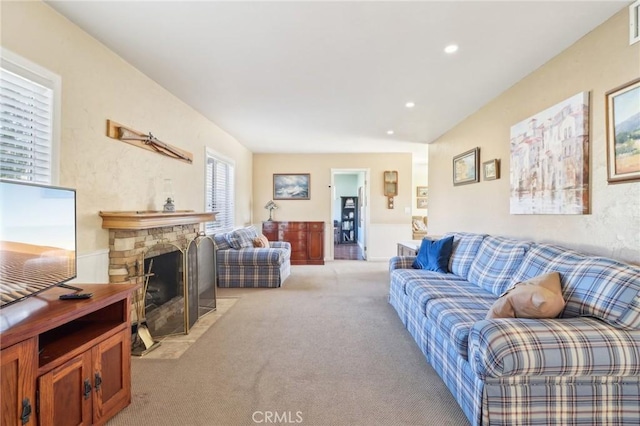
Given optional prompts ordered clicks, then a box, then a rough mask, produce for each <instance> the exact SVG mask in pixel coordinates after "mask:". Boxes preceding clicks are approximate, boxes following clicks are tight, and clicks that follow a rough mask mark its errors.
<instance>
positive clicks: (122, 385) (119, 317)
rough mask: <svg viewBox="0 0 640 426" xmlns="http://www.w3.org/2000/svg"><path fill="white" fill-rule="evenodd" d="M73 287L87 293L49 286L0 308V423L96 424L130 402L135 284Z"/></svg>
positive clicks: (105, 420)
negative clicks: (75, 294)
mask: <svg viewBox="0 0 640 426" xmlns="http://www.w3.org/2000/svg"><path fill="white" fill-rule="evenodd" d="M77 285H78V286H79V287H81V288H82V289H83V293H93V297H92V298H90V299H78V300H59V299H58V296H60V295H61V294H65V293H70V292H71V291H70V290H67V289H63V288H51V289H48V290H45V291H43V292H42V293H40V294H38V295H35V296H32V297H29V298H28V299H25V300H22V301H20V302H16V303H14V304H11V305H9V306H6V307H3V308H2V309H1V310H0V336H1V338H0V349H1V351H0V365H1V368H2V370H1V371H0V377H2V386H1V389H0V390H1V392H0V407H1V408H2V409H1V410H0V411H1V415H0V424H1V425H2V426H4V425H11V426H16V425H32V426H35V425H41V426H44V425H56V426H59V425H72V424H73V425H79V424H82V425H88V424H104V423H106V422H107V420H109V419H110V418H111V417H113V416H114V415H115V414H116V413H118V412H119V411H120V410H122V409H123V408H124V407H126V406H127V405H129V404H130V403H131V314H130V306H131V293H132V292H133V291H134V290H135V289H136V288H138V287H139V284H77ZM36 391H37V392H36ZM36 395H38V397H36ZM36 398H38V399H36Z"/></svg>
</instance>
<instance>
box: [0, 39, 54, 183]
mask: <svg viewBox="0 0 640 426" xmlns="http://www.w3.org/2000/svg"><path fill="white" fill-rule="evenodd" d="M0 54H1V55H2V62H1V66H0V177H2V178H5V179H15V180H25V181H31V182H38V183H46V184H57V183H58V144H59V140H60V138H59V132H60V130H59V126H58V119H59V116H60V115H59V111H60V77H59V76H57V75H55V74H53V73H51V72H50V71H48V70H46V69H44V68H42V67H40V66H38V65H36V64H34V63H31V62H29V61H27V60H26V59H24V58H21V57H20V56H18V55H16V54H13V53H11V52H9V51H7V50H6V49H2V50H0Z"/></svg>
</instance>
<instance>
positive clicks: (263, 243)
mask: <svg viewBox="0 0 640 426" xmlns="http://www.w3.org/2000/svg"><path fill="white" fill-rule="evenodd" d="M253 246H254V247H258V248H269V240H268V239H267V237H266V236H265V235H264V234H260V235H258V236H257V237H256V238H254V239H253Z"/></svg>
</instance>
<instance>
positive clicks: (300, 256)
mask: <svg viewBox="0 0 640 426" xmlns="http://www.w3.org/2000/svg"><path fill="white" fill-rule="evenodd" d="M291 260H307V252H306V251H292V252H291Z"/></svg>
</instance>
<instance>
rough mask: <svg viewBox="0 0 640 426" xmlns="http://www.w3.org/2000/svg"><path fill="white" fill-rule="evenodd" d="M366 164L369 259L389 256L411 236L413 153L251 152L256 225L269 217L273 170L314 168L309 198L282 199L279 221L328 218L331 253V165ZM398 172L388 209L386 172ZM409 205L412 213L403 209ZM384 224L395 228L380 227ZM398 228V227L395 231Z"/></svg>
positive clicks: (309, 170)
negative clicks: (396, 184) (268, 209)
mask: <svg viewBox="0 0 640 426" xmlns="http://www.w3.org/2000/svg"><path fill="white" fill-rule="evenodd" d="M332 169H368V170H369V172H370V185H369V193H370V197H369V200H368V204H369V208H370V216H369V234H368V235H369V241H368V243H367V248H368V254H369V259H372V260H380V259H383V258H389V257H391V256H393V255H394V254H395V252H396V245H395V243H396V241H399V240H403V239H411V232H410V229H411V227H410V222H411V210H410V208H411V200H412V198H411V194H412V191H414V190H415V189H414V187H413V184H412V159H411V154H409V153H406V154H403V153H395V154H394V153H387V154H312V155H302V154H255V155H254V157H253V200H254V204H253V222H254V223H256V224H257V225H258V226H260V225H259V224H260V223H261V222H262V221H263V220H266V219H267V218H268V217H269V212H268V211H267V210H265V209H264V205H265V204H266V203H267V201H269V200H270V199H271V198H272V197H273V174H274V173H310V174H311V188H310V196H311V199H310V200H296V201H283V200H278V201H276V203H277V204H278V207H279V208H278V210H276V211H275V212H274V215H275V220H283V221H284V220H289V221H306V220H308V221H322V222H325V247H326V250H325V256H326V257H329V258H330V253H331V250H330V249H331V246H330V245H329V241H330V238H329V233H331V229H332V218H331V199H332V190H331V187H330V186H331V170H332ZM385 170H397V171H398V186H399V188H398V196H397V197H396V198H395V208H394V209H388V208H387V199H386V197H385V196H384V195H383V172H384V171H385ZM405 208H409V213H406V212H405ZM383 229H386V230H393V232H382V230H383ZM396 231H397V232H396Z"/></svg>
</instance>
